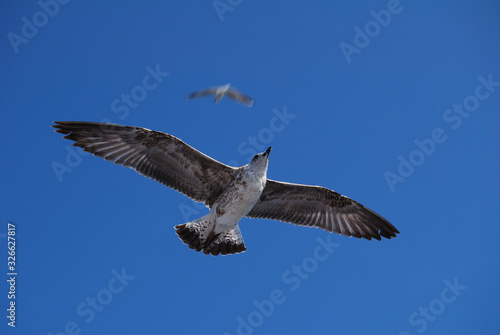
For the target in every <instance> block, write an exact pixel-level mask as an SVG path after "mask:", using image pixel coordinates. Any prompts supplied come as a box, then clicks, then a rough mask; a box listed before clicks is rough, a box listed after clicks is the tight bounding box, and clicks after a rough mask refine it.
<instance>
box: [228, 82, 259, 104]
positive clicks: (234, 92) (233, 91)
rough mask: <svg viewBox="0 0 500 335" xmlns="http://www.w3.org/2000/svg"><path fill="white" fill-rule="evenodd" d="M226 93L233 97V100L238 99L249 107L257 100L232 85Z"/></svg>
mask: <svg viewBox="0 0 500 335" xmlns="http://www.w3.org/2000/svg"><path fill="white" fill-rule="evenodd" d="M226 95H227V96H228V97H229V98H231V99H233V100H236V101H238V102H239V103H242V104H244V105H247V106H249V107H252V106H253V105H254V103H255V101H254V100H253V99H252V98H250V97H249V96H247V95H244V94H243V93H241V92H240V91H238V90H236V89H234V88H232V87H230V88H229V89H228V90H227V92H226Z"/></svg>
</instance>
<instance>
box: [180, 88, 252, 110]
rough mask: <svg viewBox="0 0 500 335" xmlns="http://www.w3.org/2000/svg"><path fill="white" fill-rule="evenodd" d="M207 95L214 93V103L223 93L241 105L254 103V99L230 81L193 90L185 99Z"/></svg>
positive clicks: (250, 105) (249, 105)
mask: <svg viewBox="0 0 500 335" xmlns="http://www.w3.org/2000/svg"><path fill="white" fill-rule="evenodd" d="M207 95H215V100H214V104H216V103H218V102H219V101H220V100H221V99H222V97H223V96H224V95H226V96H227V97H229V98H231V99H233V100H235V101H237V102H239V103H241V104H243V105H247V106H248V107H253V105H254V103H255V100H253V99H252V98H250V97H249V96H246V95H244V94H243V93H241V92H240V91H238V90H237V89H235V88H234V87H231V83H229V84H226V85H222V86H214V87H209V88H207V89H204V90H201V91H196V92H193V93H191V94H188V95H187V96H186V100H190V99H196V98H201V97H206V96H207Z"/></svg>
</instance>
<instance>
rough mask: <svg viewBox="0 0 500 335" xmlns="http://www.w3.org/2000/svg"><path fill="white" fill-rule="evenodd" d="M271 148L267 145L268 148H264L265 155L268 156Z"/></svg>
mask: <svg viewBox="0 0 500 335" xmlns="http://www.w3.org/2000/svg"><path fill="white" fill-rule="evenodd" d="M272 148H273V147H269V148H267V150H266V152H265V153H264V154H265V155H266V156H269V153H270V152H271V149H272Z"/></svg>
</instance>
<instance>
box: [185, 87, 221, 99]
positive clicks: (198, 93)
mask: <svg viewBox="0 0 500 335" xmlns="http://www.w3.org/2000/svg"><path fill="white" fill-rule="evenodd" d="M216 93H217V87H209V88H207V89H204V90H201V91H196V92H193V93H191V94H188V95H187V96H186V100H190V99H196V98H202V97H206V96H207V95H215V94H216Z"/></svg>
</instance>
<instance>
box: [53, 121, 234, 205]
mask: <svg viewBox="0 0 500 335" xmlns="http://www.w3.org/2000/svg"><path fill="white" fill-rule="evenodd" d="M55 123H56V125H53V126H52V127H54V128H56V129H57V130H56V132H58V133H61V134H64V135H66V136H64V138H67V139H69V140H72V141H75V142H76V143H74V144H73V145H74V146H77V147H81V148H83V150H84V151H88V152H91V153H93V154H94V155H95V156H99V157H102V158H104V159H105V160H108V161H112V162H114V163H115V164H120V165H123V166H126V167H129V168H131V169H133V170H135V171H137V172H138V173H140V174H142V175H144V176H146V177H149V178H152V179H154V180H156V181H158V182H160V183H162V184H164V185H166V186H168V187H171V188H173V189H175V190H177V191H179V192H181V193H183V194H185V195H186V196H188V197H190V198H191V199H193V200H195V201H200V202H204V203H206V204H208V205H209V206H211V205H212V203H213V201H214V200H215V198H216V197H217V195H218V194H219V193H220V192H221V191H222V190H223V189H224V188H225V187H226V186H227V185H228V183H229V182H230V181H231V179H232V178H233V177H234V175H235V170H236V169H235V168H233V167H230V166H227V165H225V164H222V163H220V162H218V161H216V160H214V159H212V158H210V157H209V156H207V155H205V154H203V153H201V152H199V151H198V150H196V149H194V148H192V147H190V146H189V145H187V144H186V143H184V142H183V141H181V140H180V139H178V138H176V137H174V136H172V135H168V134H165V133H161V132H158V131H153V130H149V129H145V128H139V127H131V126H121V125H116V124H110V123H96V122H55Z"/></svg>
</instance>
